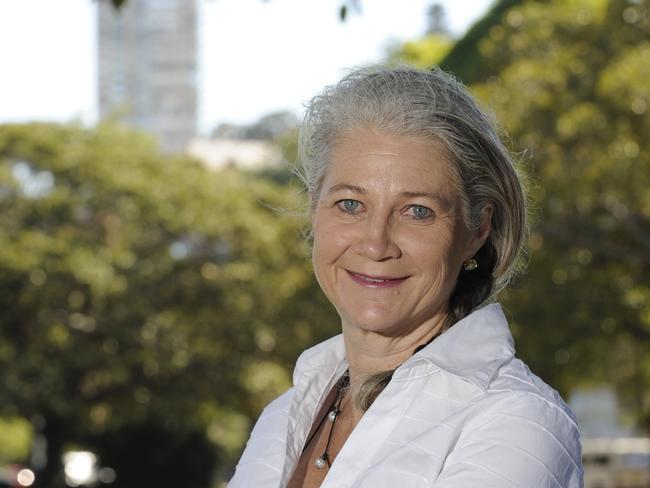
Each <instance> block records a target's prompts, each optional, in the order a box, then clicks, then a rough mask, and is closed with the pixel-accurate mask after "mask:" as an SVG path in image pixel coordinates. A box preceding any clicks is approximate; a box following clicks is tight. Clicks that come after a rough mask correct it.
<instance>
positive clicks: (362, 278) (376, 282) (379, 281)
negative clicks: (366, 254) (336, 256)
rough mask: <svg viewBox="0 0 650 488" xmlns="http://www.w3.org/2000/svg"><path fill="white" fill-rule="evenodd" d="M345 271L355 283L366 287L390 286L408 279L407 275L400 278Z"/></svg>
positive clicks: (397, 284)
mask: <svg viewBox="0 0 650 488" xmlns="http://www.w3.org/2000/svg"><path fill="white" fill-rule="evenodd" d="M346 271H347V272H348V274H349V275H350V278H352V280H353V281H354V282H355V283H358V284H360V285H363V286H365V287H368V288H392V287H395V286H399V285H401V284H402V283H404V282H405V281H406V280H407V279H408V276H404V277H401V278H389V277H387V276H368V275H364V274H361V273H354V272H353V271H349V270H346Z"/></svg>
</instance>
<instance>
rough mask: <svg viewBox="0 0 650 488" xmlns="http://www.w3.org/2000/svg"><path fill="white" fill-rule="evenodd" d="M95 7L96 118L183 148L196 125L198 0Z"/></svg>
mask: <svg viewBox="0 0 650 488" xmlns="http://www.w3.org/2000/svg"><path fill="white" fill-rule="evenodd" d="M98 12H99V13H98V16H99V17H98V37H99V42H98V72H99V73H98V76H99V80H98V81H99V83H98V95H99V116H100V119H104V118H105V117H108V116H111V117H116V118H117V119H118V120H120V121H122V122H124V123H126V124H128V125H131V126H133V127H136V128H139V129H142V130H145V131H147V132H150V133H151V134H153V135H155V136H156V137H157V138H158V139H159V141H160V144H161V148H162V149H163V150H165V151H167V152H180V151H183V150H184V149H185V148H186V147H187V145H188V143H189V142H190V140H191V139H192V138H193V137H194V136H195V134H196V125H197V78H198V76H197V24H198V22H197V0H129V1H128V2H126V4H125V5H124V6H123V7H122V8H121V9H120V10H116V9H115V8H114V7H113V6H112V4H111V2H109V1H106V0H102V1H100V2H99V7H98Z"/></svg>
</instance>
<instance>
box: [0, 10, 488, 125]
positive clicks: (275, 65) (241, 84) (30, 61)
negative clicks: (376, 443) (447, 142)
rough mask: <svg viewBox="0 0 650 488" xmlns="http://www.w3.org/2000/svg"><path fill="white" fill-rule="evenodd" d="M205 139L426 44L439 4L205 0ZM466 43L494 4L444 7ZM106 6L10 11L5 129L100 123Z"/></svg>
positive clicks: (1, 85) (1, 47)
mask: <svg viewBox="0 0 650 488" xmlns="http://www.w3.org/2000/svg"><path fill="white" fill-rule="evenodd" d="M197 1H198V3H199V12H200V14H201V20H200V22H199V32H198V36H199V37H198V38H199V129H200V131H201V132H203V133H209V132H210V130H211V129H212V128H213V127H215V126H216V125H218V124H220V123H225V122H228V123H237V124H245V123H251V122H254V121H256V120H257V119H259V118H260V117H261V116H263V115H265V114H268V113H271V112H274V111H279V110H291V111H294V112H296V113H300V110H301V107H302V104H303V103H304V102H305V101H306V100H308V99H309V98H311V97H312V96H313V95H315V94H316V93H318V91H319V90H320V89H321V88H322V87H324V86H325V85H328V84H331V83H334V82H336V80H337V79H339V78H340V77H341V76H342V75H343V74H344V73H345V70H346V69H349V68H351V67H354V66H359V65H363V64H367V63H371V62H379V61H382V60H383V59H384V58H385V55H386V51H387V48H388V47H389V46H390V45H392V44H394V43H399V42H403V41H406V40H413V39H417V38H419V37H421V36H422V34H423V33H424V32H425V30H426V27H427V9H428V7H429V5H431V3H432V2H433V0H401V1H400V0H360V1H359V3H360V5H361V11H360V12H356V11H354V10H352V11H351V12H350V13H349V14H348V18H347V19H346V21H345V22H341V21H340V20H339V18H338V9H339V6H340V5H341V4H342V0H265V1H264V0H197ZM438 3H441V4H442V5H443V6H444V8H445V12H446V14H447V22H448V25H449V28H450V30H451V32H452V33H453V34H454V35H456V36H460V35H461V34H462V33H463V32H464V31H465V30H466V29H467V28H468V27H469V26H470V25H471V24H472V23H473V22H474V21H475V20H477V19H478V18H480V17H481V15H483V14H484V13H485V11H486V10H487V9H488V8H489V6H490V5H491V4H492V3H493V1H492V0H444V1H438ZM96 25H97V19H96V0H56V1H55V0H2V1H1V2H0V66H1V70H2V73H1V74H0V123H2V122H24V121H30V120H51V121H58V122H67V121H71V120H80V121H81V122H83V123H85V124H93V123H95V122H96V120H97V103H96V97H97V82H96V68H97V60H96V44H97V43H96Z"/></svg>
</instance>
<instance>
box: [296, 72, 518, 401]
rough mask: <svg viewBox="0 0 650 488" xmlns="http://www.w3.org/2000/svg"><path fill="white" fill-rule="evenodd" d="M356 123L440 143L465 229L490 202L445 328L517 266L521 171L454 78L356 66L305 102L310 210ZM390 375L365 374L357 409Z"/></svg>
mask: <svg viewBox="0 0 650 488" xmlns="http://www.w3.org/2000/svg"><path fill="white" fill-rule="evenodd" d="M358 128H374V129H377V130H381V131H385V132H388V133H390V134H394V135H404V136H416V137H421V138H425V139H428V140H431V141H433V142H435V143H437V144H439V145H440V146H441V147H442V148H443V150H444V151H445V152H446V155H447V157H448V158H449V161H450V162H451V163H452V167H453V172H454V178H453V179H454V180H455V182H454V184H456V185H457V186H458V190H459V193H460V195H461V197H462V199H463V205H464V218H465V223H466V225H467V226H468V228H470V229H476V228H478V227H479V225H480V223H481V221H482V218H483V215H484V212H485V209H486V207H488V206H491V207H492V220H491V228H490V232H489V235H488V237H487V240H486V242H485V244H484V245H483V247H482V248H481V249H480V250H479V251H478V253H477V254H476V256H475V257H474V258H475V259H476V260H477V262H478V268H477V269H476V270H473V271H464V270H462V271H461V272H460V275H459V278H458V281H457V283H456V286H455V289H454V290H453V292H452V295H451V297H450V303H449V320H448V323H447V324H446V327H449V326H451V325H452V324H453V323H455V322H457V321H458V320H460V319H462V318H463V317H465V316H466V315H468V314H469V313H471V311H472V310H474V309H475V308H476V307H478V306H479V305H481V304H482V303H484V302H486V301H488V300H490V299H492V298H493V297H494V296H495V295H496V293H498V291H500V290H501V289H502V288H503V287H504V286H505V285H506V284H507V283H508V282H509V281H510V280H511V278H512V277H513V275H514V274H515V273H516V272H517V271H519V270H521V268H522V267H523V266H522V265H521V261H522V247H523V244H524V241H525V240H526V237H527V230H528V229H527V209H526V197H525V191H524V184H523V178H522V175H520V174H519V172H518V170H517V167H516V164H515V162H514V160H513V158H512V157H511V155H510V153H509V151H508V150H507V149H506V148H505V146H504V144H503V143H502V142H501V140H500V138H499V136H498V130H497V126H496V123H495V122H494V121H493V120H492V118H491V117H489V116H488V115H487V114H486V113H485V112H484V111H482V110H481V108H480V107H479V104H478V103H477V102H476V100H475V99H474V98H473V97H472V95H470V93H469V92H468V90H467V88H465V87H464V86H463V85H462V84H461V83H460V82H458V81H457V80H456V79H455V78H454V77H453V76H451V75H449V74H447V73H445V72H443V71H442V70H440V69H438V68H435V69H432V70H430V71H428V70H420V69H416V68H411V67H397V68H389V67H385V66H384V67H382V66H376V67H370V68H361V69H356V70H354V71H352V72H350V73H349V74H348V75H347V76H345V77H344V78H343V79H342V80H341V81H340V82H339V83H337V84H335V85H332V86H329V87H326V88H325V89H324V90H323V92H322V93H321V94H320V95H317V96H316V97H314V98H313V99H312V100H311V101H310V102H309V103H308V104H307V105H306V114H305V117H304V120H303V124H302V126H301V130H300V135H299V142H298V151H299V152H298V154H299V159H300V161H301V163H302V167H303V170H304V173H303V175H302V177H303V180H304V182H305V185H306V186H307V190H308V193H309V198H310V207H311V208H312V211H313V210H314V209H315V208H316V205H317V202H318V199H319V195H320V191H321V186H322V184H323V180H324V178H325V175H326V173H327V169H328V163H329V159H330V154H331V151H332V147H333V145H334V144H335V143H336V142H337V140H339V139H340V138H341V137H344V136H345V134H346V133H348V132H349V131H352V130H354V129H358ZM391 374H392V372H385V373H382V374H380V375H375V376H376V377H374V378H369V379H368V381H367V382H366V383H367V385H369V386H367V388H365V389H364V390H366V393H364V394H361V395H360V396H358V398H359V397H360V398H361V403H360V406H361V407H362V408H363V409H364V410H365V409H366V408H367V407H369V405H370V404H371V403H372V401H373V400H374V397H375V396H376V395H377V394H379V392H381V390H382V389H383V387H384V386H385V384H387V383H388V381H390V376H391ZM368 391H370V393H368ZM357 403H358V404H359V402H357Z"/></svg>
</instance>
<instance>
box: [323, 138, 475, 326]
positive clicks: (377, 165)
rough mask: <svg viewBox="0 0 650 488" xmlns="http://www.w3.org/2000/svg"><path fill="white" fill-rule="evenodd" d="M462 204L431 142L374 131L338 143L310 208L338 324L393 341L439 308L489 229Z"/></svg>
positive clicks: (325, 285) (441, 312)
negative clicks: (472, 225) (469, 218)
mask: <svg viewBox="0 0 650 488" xmlns="http://www.w3.org/2000/svg"><path fill="white" fill-rule="evenodd" d="M461 209H462V203H461V198H460V195H459V193H458V191H457V189H456V186H455V185H454V184H453V178H452V171H451V166H450V163H449V162H448V160H447V158H446V156H445V155H444V153H443V151H441V150H440V148H439V147H438V145H436V144H434V143H432V142H430V141H425V140H423V139H419V138H414V137H408V136H399V135H391V134H388V133H385V132H378V131H374V130H371V129H358V130H354V131H350V132H348V133H347V134H346V135H345V137H342V138H341V139H340V140H339V141H338V144H336V145H335V146H334V147H333V150H332V154H331V160H330V164H329V168H328V172H327V174H326V176H325V179H324V181H323V185H322V189H321V193H320V196H319V199H318V203H317V205H316V207H315V208H314V209H313V213H312V225H313V232H314V249H313V263H314V270H315V273H316V278H317V279H318V282H319V283H320V286H321V288H322V289H323V291H324V292H325V294H326V295H327V297H328V298H329V300H330V301H331V302H332V303H333V304H334V306H335V307H336V309H337V310H338V313H339V315H340V316H341V319H342V321H343V326H344V329H345V328H346V327H357V328H361V329H364V330H366V331H374V332H379V333H381V334H383V335H387V336H394V337H398V336H400V335H404V334H406V333H408V332H409V331H411V330H414V329H415V328H417V327H419V326H420V325H422V324H424V323H425V322H427V321H431V320H438V319H441V318H442V317H443V316H444V315H445V314H446V312H447V304H448V298H449V296H450V294H451V292H452V290H453V288H454V285H455V283H456V280H457V278H458V274H459V272H460V269H461V267H462V264H463V261H465V260H467V259H469V258H471V257H472V256H473V255H474V254H475V253H476V252H477V251H478V249H479V248H480V247H481V245H482V244H483V242H484V241H485V237H486V233H487V231H481V230H479V231H474V232H472V231H470V230H469V229H468V228H467V227H466V225H465V223H464V220H463V214H462V210H461ZM482 227H485V226H482ZM479 265H480V263H479Z"/></svg>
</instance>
